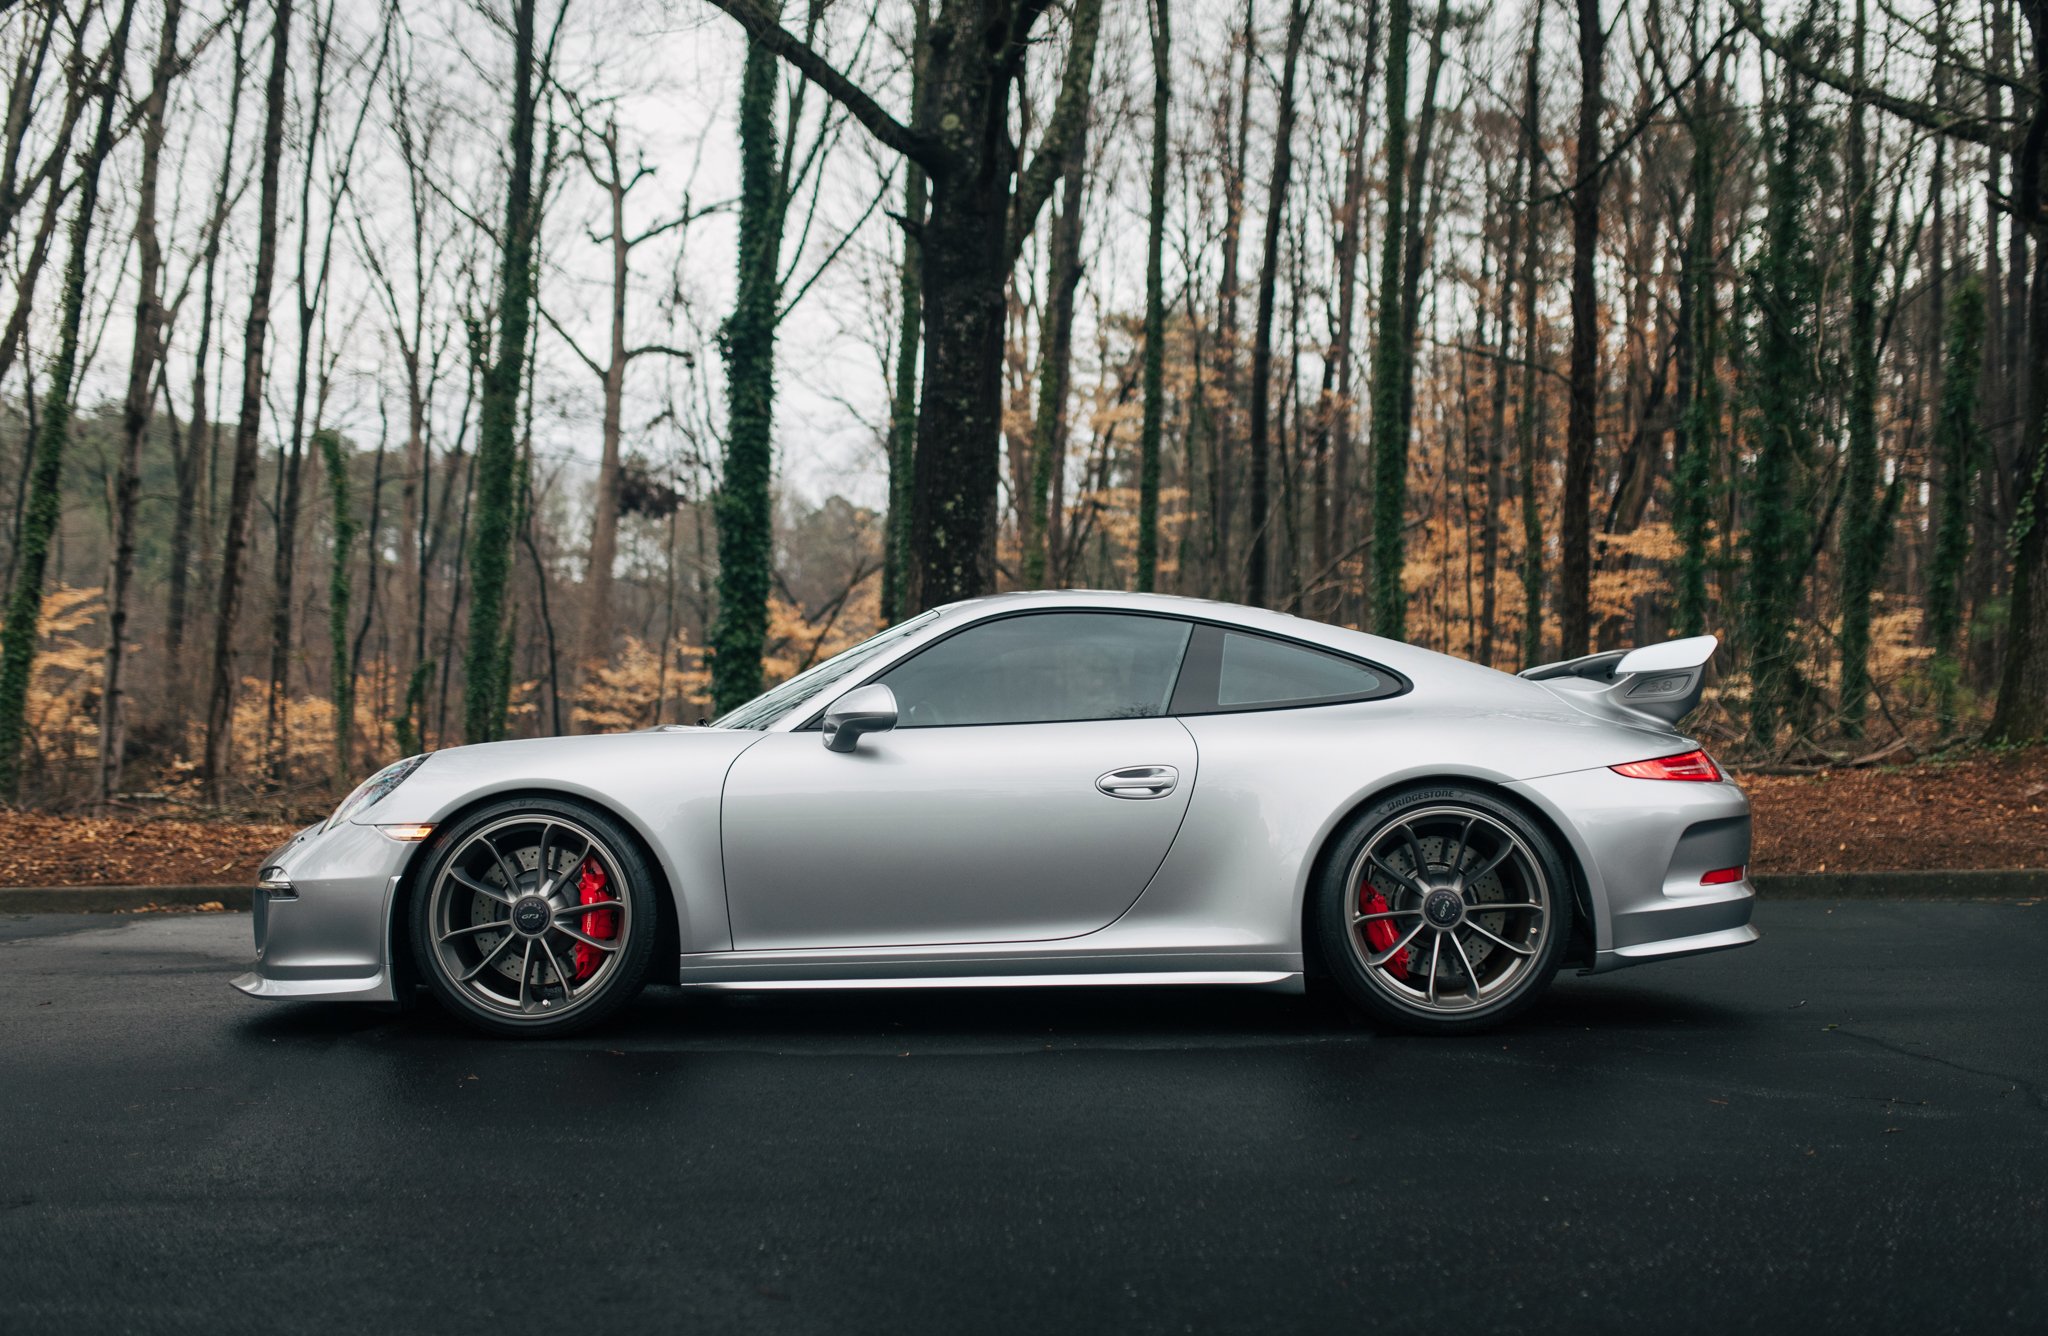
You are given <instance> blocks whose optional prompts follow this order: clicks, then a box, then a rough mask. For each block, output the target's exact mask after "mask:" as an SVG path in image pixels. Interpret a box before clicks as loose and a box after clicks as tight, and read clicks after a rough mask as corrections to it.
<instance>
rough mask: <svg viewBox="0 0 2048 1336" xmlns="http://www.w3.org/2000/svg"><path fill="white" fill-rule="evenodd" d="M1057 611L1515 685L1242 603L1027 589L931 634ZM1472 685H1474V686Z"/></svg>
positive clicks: (968, 603) (1417, 649)
mask: <svg viewBox="0 0 2048 1336" xmlns="http://www.w3.org/2000/svg"><path fill="white" fill-rule="evenodd" d="M1062 609H1072V610H1077V611H1095V612H1145V613H1152V614H1154V615H1159V616H1172V617H1187V618H1192V619H1194V620H1197V621H1207V622H1221V623H1224V624H1226V625H1231V626H1241V627H1243V628H1245V629H1246V630H1248V631H1259V632H1263V633H1265V634H1267V635H1274V636H1282V637H1285V638H1287V639H1290V640H1300V641H1305V642H1307V643H1308V644H1312V645H1324V646H1327V647H1329V648H1331V649H1334V650H1338V651H1340V652H1342V653H1345V654H1351V655H1356V656H1358V657H1360V658H1365V659H1370V660H1373V661H1374V662H1377V663H1381V664H1384V665H1386V666H1387V667H1389V668H1392V669H1394V670H1395V671H1397V672H1400V673H1402V674H1405V675H1406V676H1407V677H1409V678H1410V679H1411V680H1414V679H1417V678H1429V679H1435V680H1442V679H1443V677H1444V676H1445V675H1446V674H1449V675H1451V676H1452V677H1462V676H1463V675H1464V674H1468V673H1469V674H1484V675H1485V676H1486V677H1487V678H1490V679H1493V680H1494V682H1496V683H1499V682H1503V681H1505V682H1514V681H1517V680H1518V679H1516V678H1514V677H1513V676H1512V675H1511V674H1508V673H1501V672H1497V671H1496V670H1494V669H1492V668H1486V667H1482V666H1481V665H1479V664H1476V663H1473V662H1471V661H1470V660H1469V659H1460V658H1457V657H1455V656H1453V655H1449V654H1439V653H1437V652H1436V651H1435V650H1430V649H1424V648H1422V647H1421V646H1419V645H1410V644H1407V643H1405V642H1403V641H1399V640H1389V639H1388V638H1386V637H1385V636H1376V635H1372V634H1369V633H1367V632H1364V631H1355V630H1353V629H1351V628H1350V627H1347V626H1336V625H1333V624H1331V623H1329V622H1319V621H1315V620H1313V619H1312V618H1308V617H1298V616H1295V615H1294V614H1292V613H1286V612H1276V611H1274V610H1273V609H1271V608H1254V607H1249V606H1247V605H1245V604H1242V603H1225V602H1222V601H1220V600H1217V599H1207V598H1188V597H1184V596H1182V595H1178V594H1132V593H1126V592H1125V591H1123V590H1120V589H1032V590H1017V591H1014V592H1010V593H1003V594H989V595H987V596H985V597H982V598H971V599H962V600H961V601H959V602H957V603H948V604H944V605H942V606H941V607H940V608H939V609H938V611H939V614H940V621H939V622H938V623H937V624H935V625H934V627H933V631H934V632H936V631H937V630H938V629H939V628H940V627H942V626H954V627H957V626H960V625H963V624H964V623H965V622H967V621H979V620H981V619H983V618H985V617H991V616H1001V615H1004V614H1008V613H1013V612H1033V611H1047V612H1051V611H1058V610H1062ZM1472 684H1473V685H1478V683H1477V681H1476V680H1474V681H1473V683H1472Z"/></svg>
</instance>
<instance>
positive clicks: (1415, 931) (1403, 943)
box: [1365, 923, 1428, 969]
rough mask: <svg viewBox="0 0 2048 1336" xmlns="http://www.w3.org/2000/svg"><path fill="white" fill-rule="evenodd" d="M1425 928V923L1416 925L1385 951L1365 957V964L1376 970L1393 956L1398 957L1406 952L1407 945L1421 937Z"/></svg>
mask: <svg viewBox="0 0 2048 1336" xmlns="http://www.w3.org/2000/svg"><path fill="white" fill-rule="evenodd" d="M1427 926H1428V924H1426V923H1418V924H1416V925H1415V926H1414V927H1412V928H1410V929H1409V930H1408V931H1407V932H1405V933H1403V934H1402V935H1401V940H1400V941H1398V942H1395V943H1394V944H1393V945H1392V946H1390V947H1388V948H1387V949H1386V950H1384V951H1382V952H1380V953H1379V954H1378V955H1376V956H1368V957H1366V961H1365V963H1366V964H1367V965H1369V966H1371V967H1373V968H1375V969H1377V968H1378V967H1379V966H1381V965H1384V964H1386V963H1387V962H1388V961H1390V960H1392V959H1393V958H1394V957H1395V956H1398V955H1400V954H1401V953H1402V952H1403V951H1406V950H1407V949H1408V944H1409V943H1410V942H1413V941H1414V940H1415V939H1416V938H1417V937H1419V936H1421V935H1422V930H1423V929H1424V928H1425V927H1427Z"/></svg>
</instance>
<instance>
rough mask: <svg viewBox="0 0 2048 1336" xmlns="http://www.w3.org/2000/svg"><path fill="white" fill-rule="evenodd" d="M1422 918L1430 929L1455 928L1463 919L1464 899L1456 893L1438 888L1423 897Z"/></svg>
mask: <svg viewBox="0 0 2048 1336" xmlns="http://www.w3.org/2000/svg"><path fill="white" fill-rule="evenodd" d="M1422 917H1423V918H1425V919H1427V920H1429V926H1430V927H1432V928H1455V927H1457V926H1458V924H1459V923H1460V922H1461V921H1462V920H1463V919H1464V917H1465V899H1464V897H1463V896H1461V895H1459V894H1458V893H1457V892H1456V891H1453V890H1449V889H1446V888H1444V887H1438V888H1437V889H1436V890H1433V891H1431V892H1430V893H1429V894H1428V895H1427V896H1426V897H1424V899H1423V901H1422Z"/></svg>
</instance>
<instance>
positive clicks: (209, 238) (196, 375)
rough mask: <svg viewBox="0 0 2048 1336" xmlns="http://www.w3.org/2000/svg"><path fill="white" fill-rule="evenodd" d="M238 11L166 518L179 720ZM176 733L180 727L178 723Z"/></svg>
mask: <svg viewBox="0 0 2048 1336" xmlns="http://www.w3.org/2000/svg"><path fill="white" fill-rule="evenodd" d="M243 25H244V16H242V15H238V16H237V20H236V23H235V52H234V73H233V75H232V76H231V78H230V80H229V83H228V114H227V141H226V145H225V147H224V149H223V151H222V154H221V163H220V177H219V180H218V181H217V182H216V183H215V185H214V191H213V217H212V222H211V225H210V226H209V227H208V229H207V234H206V248H205V250H204V252H203V253H202V254H201V257H200V269H201V278H200V287H199V346H198V348H197V350H196V351H195V352H194V353H193V356H192V407H191V415H190V416H191V421H190V423H189V428H188V430H187V431H186V433H185V448H184V449H183V450H181V451H179V452H178V463H177V486H178V495H177V501H176V503H175V509H174V512H173V516H172V520H171V572H170V589H169V591H168V601H169V608H168V610H167V612H166V614H165V622H164V658H165V660H166V662H165V665H164V667H165V671H166V674H167V678H168V685H167V688H166V690H165V693H164V694H165V705H166V710H165V714H166V716H167V717H168V718H171V719H174V720H179V721H183V720H185V719H187V718H189V717H190V714H191V711H190V709H189V708H188V706H187V703H186V701H185V683H186V677H187V674H186V663H185V659H186V650H185V631H186V624H187V622H188V620H189V618H190V616H191V597H192V596H191V582H192V551H193V541H192V530H193V523H194V519H195V513H196V511H197V510H198V507H199V483H200V477H201V474H202V473H203V472H204V471H205V470H204V466H205V464H206V463H207V461H208V459H209V458H210V456H211V452H212V447H213V440H214V437H215V436H216V435H217V434H218V428H217V426H216V424H214V423H213V422H212V421H210V420H209V418H208V416H207V397H206V364H207V361H208V360H209V356H210V354H211V352H212V349H213V318H214V295H215V291H214V283H215V280H216V276H217V274H218V271H219V269H220V250H221V245H220V239H221V233H222V232H223V231H224V230H225V229H226V226H227V213H228V192H229V190H230V189H231V188H232V186H233V184H234V169H235V131H236V129H237V128H238V126H239V125H240V123H241V111H242V80H243V77H244V71H245V68H246V65H245V62H244V60H243V58H242V37H243V33H244V31H245V29H244V26H243ZM180 733H181V737H182V733H183V728H182V725H181V727H180Z"/></svg>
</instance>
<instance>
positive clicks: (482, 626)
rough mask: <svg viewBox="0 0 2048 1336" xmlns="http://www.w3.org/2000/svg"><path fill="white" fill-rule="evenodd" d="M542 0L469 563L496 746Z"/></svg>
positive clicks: (522, 33) (516, 80)
mask: <svg viewBox="0 0 2048 1336" xmlns="http://www.w3.org/2000/svg"><path fill="white" fill-rule="evenodd" d="M533 11H534V0H515V3H514V5H513V9H512V130H511V144H510V148H511V158H512V170H511V174H510V176H509V177H508V178H507V181H506V186H505V225H504V227H505V230H504V232H503V233H502V234H501V235H500V245H501V254H500V258H499V272H498V332H497V338H496V340H495V341H494V342H495V346H494V347H493V348H492V349H491V350H490V352H491V359H492V360H491V366H490V370H489V373H488V374H487V375H486V376H485V378H484V392H483V405H482V411H481V417H480V419H479V423H478V431H477V450H476V461H475V467H476V539H475V543H474V544H473V547H474V554H473V556H472V559H471V577H470V591H469V637H468V644H467V646H466V647H465V649H464V652H463V669H464V683H463V699H462V731H463V736H464V738H465V739H466V740H467V741H470V742H488V741H490V740H491V739H492V738H495V737H497V736H498V734H499V732H500V731H501V730H502V729H503V727H504V720H505V702H506V696H507V692H508V691H509V689H510V685H511V684H510V683H509V682H508V681H507V680H506V675H505V673H504V671H503V664H504V655H503V649H504V645H505V643H506V642H505V631H504V626H503V622H504V614H505V590H506V582H507V576H508V575H509V574H510V571H511V564H512V532H513V525H514V519H515V516H514V515H513V504H514V497H513V491H514V486H515V484H516V482H517V481H518V474H519V441H518V425H519V387H520V383H521V374H522V372H523V371H524V370H525V364H526V339H527V332H528V329H529V327H530V325H531V323H532V319H533V249H534V230H535V229H534V225H533V216H532V215H533V129H534V107H533V98H534V87H533V85H534V62H533V38H534V32H533Z"/></svg>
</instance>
